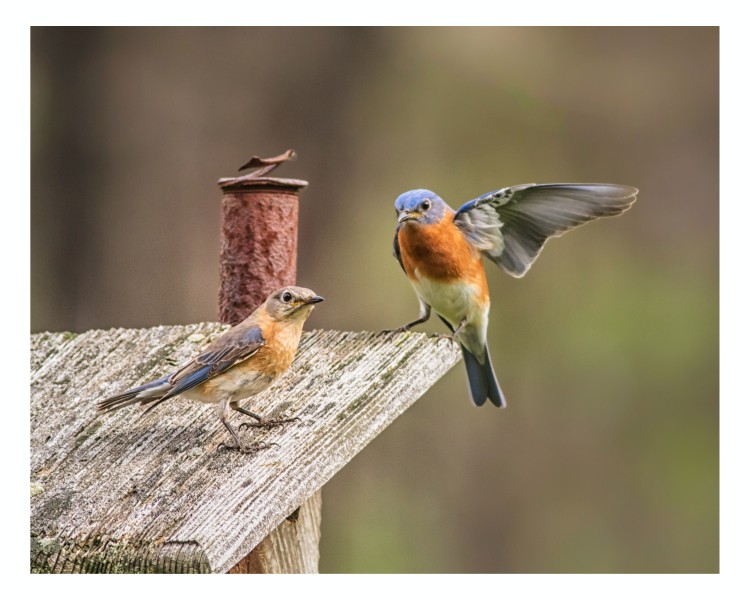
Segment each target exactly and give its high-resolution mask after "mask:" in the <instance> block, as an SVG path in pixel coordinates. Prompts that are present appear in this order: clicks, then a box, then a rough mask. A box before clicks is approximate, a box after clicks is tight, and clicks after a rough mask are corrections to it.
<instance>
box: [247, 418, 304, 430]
mask: <svg viewBox="0 0 750 600" xmlns="http://www.w3.org/2000/svg"><path fill="white" fill-rule="evenodd" d="M299 420H300V418H299V417H291V418H289V419H259V420H258V421H257V422H251V421H246V422H244V423H240V424H239V426H238V427H239V429H242V428H243V427H253V428H255V429H272V428H273V427H282V428H283V427H284V426H285V425H286V424H287V423H293V422H295V421H299Z"/></svg>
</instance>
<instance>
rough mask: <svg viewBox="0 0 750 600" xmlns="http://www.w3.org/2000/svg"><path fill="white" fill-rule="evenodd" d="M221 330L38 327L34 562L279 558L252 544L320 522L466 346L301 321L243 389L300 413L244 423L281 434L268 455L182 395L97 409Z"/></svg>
mask: <svg viewBox="0 0 750 600" xmlns="http://www.w3.org/2000/svg"><path fill="white" fill-rule="evenodd" d="M225 329H226V327H224V326H221V325H219V324H215V323H200V324H197V325H187V326H173V327H165V326H162V327H154V328H151V329H138V330H135V329H111V330H108V331H88V332H86V333H83V334H80V335H75V334H70V333H41V334H35V335H32V336H31V410H30V412H31V473H30V475H31V482H30V484H31V492H30V493H31V570H32V571H35V572H58V573H59V572H141V573H143V572H227V571H229V570H230V569H232V568H233V567H234V568H235V569H239V570H242V565H241V564H238V563H240V562H241V561H242V560H243V559H244V560H245V561H247V560H256V561H276V562H277V563H283V562H284V560H286V558H285V557H283V556H273V555H271V554H273V552H274V551H266V555H262V556H255V554H257V553H254V554H253V556H248V555H249V554H250V551H251V550H252V549H253V548H255V547H256V546H257V545H258V544H259V543H260V542H261V541H262V540H263V539H264V538H265V537H266V536H268V535H269V534H270V533H271V532H272V531H273V530H274V529H275V528H276V527H277V526H278V525H279V524H281V523H283V522H285V519H286V518H287V517H289V516H290V515H293V513H294V512H295V510H296V509H298V508H299V507H300V506H302V507H303V511H307V512H311V511H312V513H315V511H317V515H318V516H317V520H316V519H315V518H313V519H312V520H311V521H310V520H308V521H306V522H307V523H312V525H306V526H305V528H306V529H305V530H304V531H302V530H301V531H300V533H299V535H301V536H309V537H311V538H316V536H319V530H318V523H319V512H320V497H319V495H317V494H316V493H317V492H318V490H320V488H321V487H322V486H323V484H324V483H325V482H326V481H328V480H329V479H330V478H331V477H332V476H333V475H334V474H335V473H336V472H337V471H338V470H339V469H341V468H342V467H343V466H344V465H345V464H346V463H347V462H349V461H350V460H351V459H352V458H353V457H354V456H355V455H356V454H357V453H358V452H359V451H360V450H362V448H364V447H365V446H366V445H367V444H368V443H369V442H370V441H372V439H373V438H374V437H375V436H376V435H377V434H378V433H380V432H381V431H382V430H383V429H385V427H387V426H388V425H389V424H390V423H391V422H392V421H393V420H394V419H395V418H396V417H398V416H399V415H400V414H401V413H402V412H403V411H404V410H406V409H407V408H408V407H409V406H410V405H411V404H412V403H413V402H414V401H415V400H417V398H419V397H420V396H421V395H422V394H424V393H425V392H426V391H427V390H428V389H429V388H430V386H432V385H433V384H434V383H435V382H436V381H437V380H438V379H439V378H440V377H441V376H442V375H443V374H444V373H445V372H446V371H448V369H450V368H451V367H452V366H453V365H455V364H456V362H457V361H458V360H459V358H460V352H459V349H458V346H457V345H456V344H454V343H453V342H452V341H450V340H448V339H445V338H443V337H428V336H427V335H425V334H419V333H400V334H393V335H389V334H375V333H367V332H362V333H351V332H338V331H313V332H309V333H305V334H304V335H303V337H302V342H301V344H300V349H299V352H298V354H297V358H296V359H295V361H294V364H293V365H292V368H291V369H290V370H289V372H288V373H287V374H286V375H285V376H284V377H282V378H280V379H279V380H278V381H277V382H276V383H275V384H274V385H273V386H272V387H271V388H269V389H268V390H266V391H265V392H263V393H262V394H258V395H257V396H253V397H252V398H250V399H248V400H246V401H245V402H244V406H245V407H246V408H249V409H251V410H253V411H254V412H258V413H260V414H262V415H264V416H267V417H271V418H280V417H298V418H299V421H296V422H293V423H290V424H288V425H286V426H285V427H284V428H283V429H281V428H276V429H270V430H258V429H252V428H250V429H243V430H242V432H241V433H240V435H241V436H242V438H243V440H244V441H246V442H265V443H273V444H277V445H274V446H272V447H270V448H269V449H266V450H262V451H260V452H258V453H257V454H241V453H239V452H237V451H234V450H227V449H224V448H222V447H220V445H221V444H222V443H223V442H226V443H230V442H231V441H232V440H231V439H229V435H228V433H227V431H226V429H225V428H224V427H223V425H222V424H221V422H220V421H219V419H218V417H217V416H216V413H215V412H214V410H213V407H211V406H207V405H202V404H197V403H193V402H190V401H188V400H185V399H183V398H180V397H177V398H174V399H172V400H169V401H168V402H165V403H164V404H163V405H161V406H159V407H158V408H157V409H156V410H154V411H152V412H151V413H150V414H149V415H148V416H146V417H143V418H141V416H140V415H141V413H142V409H141V408H140V407H139V406H136V407H128V408H125V409H122V410H121V411H117V412H114V413H110V414H106V415H102V416H99V415H97V414H96V402H97V400H99V399H101V398H103V397H106V396H108V395H110V394H113V393H115V392H118V391H121V390H123V389H126V388H128V387H132V386H133V385H136V384H139V383H143V382H145V381H148V380H150V379H153V378H156V377H158V376H161V375H164V374H166V373H168V372H170V371H172V370H174V368H175V366H176V365H178V364H180V363H181V362H183V361H184V360H186V359H188V358H190V357H191V356H193V355H194V354H196V353H197V352H198V351H199V350H200V348H201V347H202V346H204V345H205V344H207V343H208V342H210V341H211V340H212V339H215V338H216V337H217V336H218V335H220V334H221V333H222V332H223V331H224V330H225ZM240 417H242V415H239V414H238V415H236V416H235V417H233V421H234V424H235V425H237V424H238V423H239V422H241V421H243V420H245V419H244V418H240ZM308 499H309V500H310V501H309V502H306V501H307V500H308ZM303 504H304V506H303ZM313 517H315V514H313ZM286 523H288V524H289V526H293V523H292V521H288V522H286ZM264 546H265V545H264ZM269 547H270V548H272V547H273V546H269ZM246 557H247V558H246ZM308 562H309V561H308ZM304 569H305V570H307V571H315V570H317V564H306V565H304Z"/></svg>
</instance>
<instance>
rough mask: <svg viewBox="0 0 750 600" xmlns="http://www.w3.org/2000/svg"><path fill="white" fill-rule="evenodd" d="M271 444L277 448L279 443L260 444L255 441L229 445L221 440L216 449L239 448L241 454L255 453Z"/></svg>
mask: <svg viewBox="0 0 750 600" xmlns="http://www.w3.org/2000/svg"><path fill="white" fill-rule="evenodd" d="M272 446H276V447H277V448H279V445H278V444H277V443H275V442H271V443H270V444H262V443H255V444H240V445H239V446H230V445H229V444H225V443H224V442H222V443H221V444H219V445H218V446H217V448H216V449H217V450H239V451H240V452H241V453H242V454H257V453H258V452H260V451H261V450H268V449H269V448H271V447H272Z"/></svg>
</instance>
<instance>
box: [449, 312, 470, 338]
mask: <svg viewBox="0 0 750 600" xmlns="http://www.w3.org/2000/svg"><path fill="white" fill-rule="evenodd" d="M467 322H468V321H467V320H466V317H464V318H463V319H461V322H460V323H459V324H458V327H456V329H455V331H454V332H453V335H452V336H451V339H452V340H453V341H454V342H457V341H458V338H457V337H456V336H457V335H458V332H459V331H461V330H462V329H463V328H464V326H465V325H466V323H467Z"/></svg>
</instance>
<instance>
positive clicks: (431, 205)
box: [396, 190, 453, 225]
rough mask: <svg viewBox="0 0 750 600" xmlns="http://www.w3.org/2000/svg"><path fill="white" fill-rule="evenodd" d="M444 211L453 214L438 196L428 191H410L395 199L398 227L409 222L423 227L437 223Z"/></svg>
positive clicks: (441, 218)
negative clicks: (420, 224)
mask: <svg viewBox="0 0 750 600" xmlns="http://www.w3.org/2000/svg"><path fill="white" fill-rule="evenodd" d="M446 210H447V211H450V212H453V211H452V210H451V208H450V207H449V206H448V205H447V204H446V203H445V202H443V199H442V198H441V197H440V196H438V195H437V194H436V193H435V192H431V191H430V190H411V191H408V192H404V193H403V194H401V195H400V196H399V197H398V198H396V213H397V214H398V223H399V225H400V224H402V223H406V222H409V221H414V222H416V223H422V224H424V225H428V224H432V223H439V222H440V221H442V220H443V217H444V216H445V211H446Z"/></svg>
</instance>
